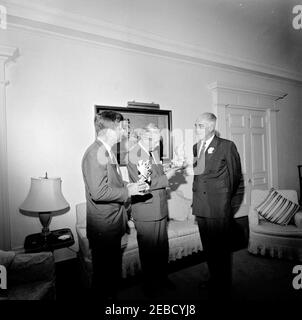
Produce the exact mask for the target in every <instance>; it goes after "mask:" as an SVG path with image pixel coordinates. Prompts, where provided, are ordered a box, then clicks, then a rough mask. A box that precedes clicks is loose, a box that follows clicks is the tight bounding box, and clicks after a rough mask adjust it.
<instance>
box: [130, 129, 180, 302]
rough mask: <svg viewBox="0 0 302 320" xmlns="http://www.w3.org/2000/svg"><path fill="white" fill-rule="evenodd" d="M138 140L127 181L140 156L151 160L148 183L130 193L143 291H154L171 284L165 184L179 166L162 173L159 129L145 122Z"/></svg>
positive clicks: (134, 172) (133, 174)
mask: <svg viewBox="0 0 302 320" xmlns="http://www.w3.org/2000/svg"><path fill="white" fill-rule="evenodd" d="M140 138H141V139H140V141H139V142H138V143H137V144H136V145H135V146H134V147H133V148H132V149H131V150H130V151H129V163H128V166H127V167H128V172H129V178H130V181H132V182H136V181H138V180H139V176H138V168H137V164H138V161H139V160H150V162H151V164H152V175H151V185H150V190H149V193H147V194H146V195H145V196H139V197H137V196H133V197H132V200H131V203H132V211H131V214H132V217H133V220H134V224H135V228H136V230H137V242H138V248H139V256H140V261H141V266H142V271H143V277H144V286H143V288H144V291H145V294H147V295H150V296H152V295H154V294H156V291H157V290H158V289H159V286H162V287H168V288H169V289H172V288H173V284H172V283H171V282H170V281H169V280H168V277H167V264H168V254H169V244H168V234H167V217H168V204H167V196H166V187H167V186H168V185H169V181H168V180H169V179H170V178H172V177H173V176H174V174H175V173H176V171H177V170H178V169H176V168H175V169H169V170H168V171H167V172H166V173H164V170H163V166H162V164H161V162H160V154H159V146H160V130H159V129H158V128H157V127H156V126H155V125H154V124H149V125H147V126H146V127H145V128H144V129H143V130H142V132H141V135H140Z"/></svg>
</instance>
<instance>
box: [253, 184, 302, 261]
mask: <svg viewBox="0 0 302 320" xmlns="http://www.w3.org/2000/svg"><path fill="white" fill-rule="evenodd" d="M278 192H279V193H280V194H281V195H283V196H284V197H286V198H287V199H289V200H291V201H293V202H295V203H298V197H297V192H296V191H295V190H278ZM268 193H269V190H252V193H251V206H250V209H249V215H248V219H249V229H250V232H249V244H248V251H249V252H250V253H252V254H255V255H262V256H269V257H273V258H284V259H289V260H297V261H302V211H301V210H300V211H298V212H297V213H296V214H295V215H294V217H293V218H292V219H291V221H290V222H289V223H288V225H285V226H283V225H279V224H275V223H271V222H269V221H267V220H265V219H264V218H262V217H261V216H260V215H259V214H258V212H257V211H256V210H255V207H256V206H258V205H259V204H260V203H261V202H262V201H263V200H264V199H265V198H266V197H267V195H268Z"/></svg>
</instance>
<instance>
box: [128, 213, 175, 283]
mask: <svg viewBox="0 0 302 320" xmlns="http://www.w3.org/2000/svg"><path fill="white" fill-rule="evenodd" d="M134 222H135V228H136V231H137V242H138V249H139V256H140V261H141V266H142V271H143V277H144V281H145V283H146V284H150V285H154V284H157V283H158V282H159V281H160V280H162V279H164V278H166V277H167V266H168V257H169V243H168V232H167V217H165V218H163V219H161V220H157V221H137V220H135V221H134Z"/></svg>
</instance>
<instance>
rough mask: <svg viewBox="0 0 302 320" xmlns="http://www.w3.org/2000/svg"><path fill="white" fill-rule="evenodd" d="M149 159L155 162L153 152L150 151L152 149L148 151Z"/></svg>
mask: <svg viewBox="0 0 302 320" xmlns="http://www.w3.org/2000/svg"><path fill="white" fill-rule="evenodd" d="M149 160H150V162H151V163H152V162H153V163H154V164H157V163H156V161H155V157H154V154H153V153H152V151H150V152H149Z"/></svg>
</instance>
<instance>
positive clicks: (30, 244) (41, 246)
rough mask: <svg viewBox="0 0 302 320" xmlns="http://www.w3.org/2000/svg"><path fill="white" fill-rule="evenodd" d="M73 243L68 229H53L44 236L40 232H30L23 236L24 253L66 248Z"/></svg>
mask: <svg viewBox="0 0 302 320" xmlns="http://www.w3.org/2000/svg"><path fill="white" fill-rule="evenodd" d="M73 244H74V237H73V234H72V232H71V230H70V229H68V228H64V229H58V230H53V231H51V232H50V234H49V235H48V236H47V237H46V238H45V237H44V236H43V235H42V233H34V234H30V235H28V236H27V237H26V238H25V242H24V249H25V252H26V253H34V252H41V251H52V252H53V251H54V250H56V249H61V248H67V247H70V246H72V245H73Z"/></svg>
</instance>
